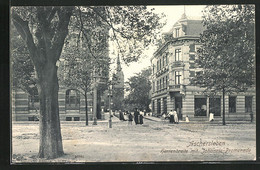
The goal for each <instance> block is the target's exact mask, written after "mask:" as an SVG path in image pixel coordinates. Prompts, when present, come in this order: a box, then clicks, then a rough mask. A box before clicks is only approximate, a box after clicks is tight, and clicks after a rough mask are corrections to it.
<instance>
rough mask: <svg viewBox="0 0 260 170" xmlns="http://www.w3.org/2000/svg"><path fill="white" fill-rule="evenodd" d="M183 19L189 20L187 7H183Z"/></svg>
mask: <svg viewBox="0 0 260 170" xmlns="http://www.w3.org/2000/svg"><path fill="white" fill-rule="evenodd" d="M181 19H187V16H186V9H185V5H184V7H183V14H182V16H181Z"/></svg>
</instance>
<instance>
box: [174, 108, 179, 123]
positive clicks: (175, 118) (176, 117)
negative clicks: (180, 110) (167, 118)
mask: <svg viewBox="0 0 260 170" xmlns="http://www.w3.org/2000/svg"><path fill="white" fill-rule="evenodd" d="M173 115H174V122H175V123H177V124H178V123H179V120H178V114H177V112H176V111H175V110H174V112H173Z"/></svg>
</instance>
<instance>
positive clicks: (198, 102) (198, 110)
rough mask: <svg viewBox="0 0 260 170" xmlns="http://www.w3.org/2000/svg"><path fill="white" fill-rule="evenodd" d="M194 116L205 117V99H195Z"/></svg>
mask: <svg viewBox="0 0 260 170" xmlns="http://www.w3.org/2000/svg"><path fill="white" fill-rule="evenodd" d="M194 107H195V116H206V115H207V98H206V97H205V98H195V105H194Z"/></svg>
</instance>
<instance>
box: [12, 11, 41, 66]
mask: <svg viewBox="0 0 260 170" xmlns="http://www.w3.org/2000/svg"><path fill="white" fill-rule="evenodd" d="M12 21H13V23H14V26H15V28H16V30H17V31H18V32H19V34H20V35H21V37H22V39H23V40H24V41H25V43H26V45H27V47H28V51H29V54H30V57H31V59H32V60H33V62H34V63H35V65H38V64H39V59H38V60H36V51H37V48H36V46H35V44H34V41H33V36H32V34H31V32H30V29H29V26H28V22H27V21H24V20H23V19H22V18H21V17H20V16H19V15H18V14H16V12H15V11H14V10H13V11H12Z"/></svg>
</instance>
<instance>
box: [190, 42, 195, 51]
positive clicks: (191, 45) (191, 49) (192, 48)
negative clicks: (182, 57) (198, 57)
mask: <svg viewBox="0 0 260 170" xmlns="http://www.w3.org/2000/svg"><path fill="white" fill-rule="evenodd" d="M190 52H195V44H190Z"/></svg>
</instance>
